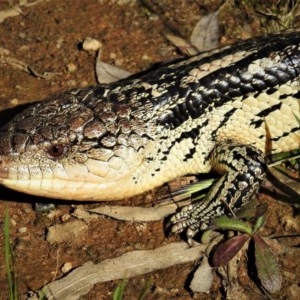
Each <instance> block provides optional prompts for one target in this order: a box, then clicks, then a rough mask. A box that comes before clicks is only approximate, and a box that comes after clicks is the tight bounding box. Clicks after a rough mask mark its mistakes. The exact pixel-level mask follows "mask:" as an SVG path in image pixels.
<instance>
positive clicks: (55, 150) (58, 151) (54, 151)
mask: <svg viewBox="0 0 300 300" xmlns="http://www.w3.org/2000/svg"><path fill="white" fill-rule="evenodd" d="M65 152H66V147H65V146H64V145H60V144H56V145H52V146H51V147H50V148H49V149H48V150H47V153H48V154H49V155H50V156H52V157H55V158H57V157H60V156H62V155H63V154H65Z"/></svg>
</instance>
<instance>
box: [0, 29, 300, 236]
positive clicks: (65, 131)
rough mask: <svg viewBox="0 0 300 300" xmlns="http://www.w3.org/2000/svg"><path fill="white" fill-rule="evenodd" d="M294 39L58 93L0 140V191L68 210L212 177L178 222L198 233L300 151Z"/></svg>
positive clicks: (298, 42) (262, 42)
mask: <svg viewBox="0 0 300 300" xmlns="http://www.w3.org/2000/svg"><path fill="white" fill-rule="evenodd" d="M299 74H300V36H299V35H298V33H293V34H286V35H273V36H268V37H262V38H257V39H253V40H249V41H245V42H241V43H240V44H237V45H235V46H231V47H225V48H222V49H219V50H213V51H210V52H207V53H202V54H199V55H197V56H194V57H191V58H189V59H186V60H183V61H178V62H174V63H171V64H168V65H165V66H162V67H161V68H159V69H156V70H152V71H149V72H148V73H146V74H144V75H142V76H136V77H135V78H129V79H125V80H122V81H119V82H116V83H112V84H108V85H99V86H95V87H89V88H85V89H79V90H75V91H70V92H67V93H64V94H60V95H56V96H53V97H51V98H50V99H48V100H47V101H43V102H40V103H36V104H34V105H32V106H31V107H29V108H28V109H26V110H24V111H23V112H22V113H21V114H19V115H17V116H16V117H15V118H14V119H13V120H12V121H10V122H9V123H8V124H7V125H6V126H4V127H3V128H2V129H1V130H0V141H1V149H0V161H1V164H0V182H1V184H3V185H5V186H8V187H10V188H12V189H15V190H18V191H21V192H26V193H30V194H34V195H40V196H45V197H52V198H59V199H66V200H87V201H91V200H95V201H106V200H118V199H122V198H124V197H130V196H134V195H137V194H140V193H142V192H144V191H147V190H149V189H152V188H154V187H157V186H159V185H161V184H163V183H165V182H168V181H170V180H171V179H174V178H176V177H179V176H183V175H186V174H191V173H207V172H210V171H211V170H213V169H214V170H217V171H218V172H219V173H220V174H222V177H221V178H220V180H219V181H218V182H217V183H216V185H215V186H214V187H213V188H212V190H211V191H210V193H209V194H208V195H207V197H206V198H205V199H204V201H203V202H201V203H198V204H193V205H191V206H188V207H187V208H185V209H184V210H183V211H182V212H179V213H178V214H176V215H175V216H174V217H173V219H172V220H173V221H172V222H173V223H174V227H173V230H174V231H176V232H180V231H182V230H184V229H186V228H189V229H190V230H189V232H188V235H189V236H193V235H194V233H195V232H196V231H197V230H198V229H201V228H202V227H203V226H202V225H203V224H204V225H205V224H208V223H209V220H210V219H211V218H213V217H215V216H218V215H221V214H224V213H228V214H233V213H234V211H235V210H237V209H239V208H240V207H241V206H242V205H244V204H245V203H247V202H248V201H249V200H250V199H251V197H252V196H253V194H255V193H256V192H257V190H258V188H259V186H260V185H261V183H262V181H263V180H264V177H265V171H266V167H267V158H268V157H269V156H270V155H271V154H274V153H279V152H285V151H290V150H295V149H299V142H300V141H299V124H298V121H297V118H300V114H299V104H300V103H299V98H300V75H299Z"/></svg>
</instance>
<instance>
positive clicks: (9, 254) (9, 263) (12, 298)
mask: <svg viewBox="0 0 300 300" xmlns="http://www.w3.org/2000/svg"><path fill="white" fill-rule="evenodd" d="M9 221H10V220H9V212H8V208H7V207H6V209H5V216H4V228H3V230H4V257H5V269H6V274H7V281H8V289H9V300H17V299H18V293H17V284H16V277H15V270H14V258H13V251H12V248H11V244H10V227H9Z"/></svg>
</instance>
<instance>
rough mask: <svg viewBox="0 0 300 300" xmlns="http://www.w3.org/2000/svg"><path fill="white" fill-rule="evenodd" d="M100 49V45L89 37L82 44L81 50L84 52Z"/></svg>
mask: <svg viewBox="0 0 300 300" xmlns="http://www.w3.org/2000/svg"><path fill="white" fill-rule="evenodd" d="M100 48H102V43H101V42H99V41H98V40H96V39H93V38H91V37H87V38H86V39H85V40H84V41H83V43H82V49H83V50H85V51H98V50H99V49H100Z"/></svg>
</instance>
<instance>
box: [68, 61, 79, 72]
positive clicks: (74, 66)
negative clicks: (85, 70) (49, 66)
mask: <svg viewBox="0 0 300 300" xmlns="http://www.w3.org/2000/svg"><path fill="white" fill-rule="evenodd" d="M76 70H77V67H76V65H75V64H73V63H69V64H67V71H68V72H69V73H72V72H75V71H76Z"/></svg>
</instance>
